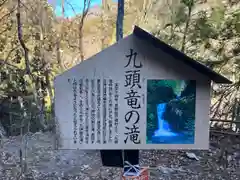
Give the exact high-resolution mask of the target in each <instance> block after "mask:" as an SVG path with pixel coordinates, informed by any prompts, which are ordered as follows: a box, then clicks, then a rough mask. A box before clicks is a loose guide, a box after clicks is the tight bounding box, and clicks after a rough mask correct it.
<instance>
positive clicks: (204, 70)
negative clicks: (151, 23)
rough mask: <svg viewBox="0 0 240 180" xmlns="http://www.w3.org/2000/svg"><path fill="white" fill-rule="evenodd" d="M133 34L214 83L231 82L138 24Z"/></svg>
mask: <svg viewBox="0 0 240 180" xmlns="http://www.w3.org/2000/svg"><path fill="white" fill-rule="evenodd" d="M133 34H134V35H135V36H137V37H138V38H140V39H143V40H144V41H146V42H148V43H150V44H152V45H153V46H155V47H156V48H159V49H161V50H162V51H163V52H165V53H167V54H169V55H171V56H172V57H174V58H175V59H177V60H179V61H181V62H183V63H185V64H186V65H188V66H190V67H192V68H194V69H195V70H197V71H198V72H200V73H201V74H204V75H206V76H207V77H209V78H210V79H211V80H212V81H214V82H215V83H222V84H231V83H232V82H231V81H230V80H228V79H227V78H225V77H224V76H222V75H220V74H218V73H216V72H215V71H213V70H211V69H210V68H208V67H207V66H205V65H203V64H201V63H200V62H197V61H195V60H194V59H192V58H190V57H189V56H187V55H186V54H184V53H182V52H181V51H178V50H177V49H175V48H173V47H171V46H170V45H168V44H166V43H164V42H163V41H161V40H160V39H158V38H156V37H154V36H153V35H151V34H149V33H148V32H146V31H144V30H143V29H141V28H140V27H138V26H135V28H134V30H133Z"/></svg>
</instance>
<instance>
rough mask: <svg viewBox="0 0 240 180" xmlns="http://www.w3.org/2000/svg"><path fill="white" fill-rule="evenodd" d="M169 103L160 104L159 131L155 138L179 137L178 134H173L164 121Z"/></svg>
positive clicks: (158, 110)
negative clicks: (164, 114)
mask: <svg viewBox="0 0 240 180" xmlns="http://www.w3.org/2000/svg"><path fill="white" fill-rule="evenodd" d="M166 106H167V103H162V104H158V106H157V115H158V116H157V117H158V130H156V131H155V132H154V136H177V135H178V134H177V133H174V132H171V129H170V127H169V124H168V122H167V121H165V120H164V119H163V113H164V112H165V110H166Z"/></svg>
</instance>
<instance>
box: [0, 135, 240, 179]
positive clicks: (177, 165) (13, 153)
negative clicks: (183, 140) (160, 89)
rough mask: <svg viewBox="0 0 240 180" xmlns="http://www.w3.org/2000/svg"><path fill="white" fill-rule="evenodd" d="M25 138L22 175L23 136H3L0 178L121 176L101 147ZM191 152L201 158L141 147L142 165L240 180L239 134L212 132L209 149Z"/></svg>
mask: <svg viewBox="0 0 240 180" xmlns="http://www.w3.org/2000/svg"><path fill="white" fill-rule="evenodd" d="M25 138H27V139H28V141H27V142H28V144H27V151H26V157H27V158H26V162H27V163H26V167H25V170H24V172H25V173H24V175H22V176H21V177H20V174H23V173H21V169H24V168H21V166H20V164H21V163H20V158H19V149H20V147H21V145H22V143H21V142H22V139H21V137H19V136H18V137H11V138H8V139H2V140H1V145H0V180H18V179H25V180H78V179H79V180H103V179H104V180H120V174H121V169H116V168H106V167H102V164H101V160H100V154H99V151H81V150H64V151H63V150H53V135H52V134H51V133H35V134H29V135H27V136H26V137H25ZM188 152H190V151H188ZM191 152H193V153H194V154H195V155H196V156H197V157H198V158H199V160H194V159H191V158H189V157H188V156H187V155H186V152H185V151H166V150H165V151H163V150H151V151H141V152H140V159H141V165H142V166H150V167H151V169H150V180H155V179H156V180H157V179H159V180H160V179H163V180H168V179H174V180H177V179H182V180H183V179H184V180H190V179H191V180H213V179H214V180H220V179H223V180H240V138H239V137H238V138H236V137H235V138H233V137H231V138H230V136H211V143H210V149H209V150H208V151H191ZM24 156H25V152H23V157H24Z"/></svg>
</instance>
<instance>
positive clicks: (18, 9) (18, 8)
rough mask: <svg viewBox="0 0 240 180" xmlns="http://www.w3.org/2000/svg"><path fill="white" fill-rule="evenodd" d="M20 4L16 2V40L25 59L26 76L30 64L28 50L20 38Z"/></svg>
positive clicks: (29, 71)
mask: <svg viewBox="0 0 240 180" xmlns="http://www.w3.org/2000/svg"><path fill="white" fill-rule="evenodd" d="M20 4H21V1H20V0H18V5H17V14H16V17H17V30H18V40H19V43H20V45H21V46H22V48H23V50H24V58H25V66H26V73H27V74H29V75H30V74H31V70H30V63H29V56H28V48H27V47H26V45H25V43H24V41H23V37H22V24H21V14H20Z"/></svg>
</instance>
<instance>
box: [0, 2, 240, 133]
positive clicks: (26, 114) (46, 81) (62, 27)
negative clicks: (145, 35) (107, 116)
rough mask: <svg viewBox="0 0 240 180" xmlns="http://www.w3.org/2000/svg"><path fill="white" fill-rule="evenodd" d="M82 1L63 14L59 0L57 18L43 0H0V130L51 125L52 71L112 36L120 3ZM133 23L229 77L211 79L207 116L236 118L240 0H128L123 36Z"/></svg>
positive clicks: (18, 130) (111, 39) (63, 67)
mask: <svg viewBox="0 0 240 180" xmlns="http://www.w3.org/2000/svg"><path fill="white" fill-rule="evenodd" d="M84 2H85V6H84V9H83V13H81V14H80V15H79V14H76V17H74V18H65V16H64V13H65V12H64V5H63V6H62V17H56V15H55V14H54V8H53V7H51V6H50V5H49V4H48V2H47V0H31V1H26V0H16V1H12V0H0V78H1V80H0V134H2V135H3V134H4V133H5V134H6V135H18V134H23V133H24V132H28V131H32V132H36V131H38V130H44V131H46V130H51V129H52V128H53V124H54V113H53V107H54V103H53V99H54V91H53V79H54V76H56V75H57V74H59V73H61V72H63V71H65V70H67V69H69V68H71V67H73V66H74V65H76V64H78V63H80V62H81V61H83V60H85V59H87V58H88V57H90V56H92V55H94V54H96V53H98V52H100V51H101V50H103V49H104V48H106V47H108V46H110V45H111V44H113V43H115V41H116V17H117V4H116V3H114V2H112V1H111V0H102V6H95V7H91V8H90V3H91V0H84ZM67 3H68V4H70V5H71V1H68V2H67ZM72 10H73V11H74V8H73V9H72ZM134 25H139V26H140V27H142V28H144V29H146V30H148V31H150V32H151V33H153V34H154V35H155V36H156V37H158V38H160V39H162V40H163V41H165V42H166V43H168V44H170V45H172V46H174V47H175V48H177V49H179V50H181V51H182V52H185V53H186V54H187V55H189V56H190V57H193V58H195V59H196V60H197V61H200V62H202V63H204V64H206V65H207V66H209V67H210V68H212V69H214V70H215V71H217V72H218V73H221V74H223V75H225V76H226V77H228V78H229V79H231V80H232V81H233V84H231V85H216V84H213V86H212V87H213V88H212V97H213V98H212V106H211V117H212V118H218V119H220V118H221V119H230V118H232V117H236V116H235V115H236V114H237V113H239V111H240V110H239V108H236V107H237V106H236V104H237V102H239V101H238V99H239V98H240V92H239V87H240V1H239V0H224V1H223V0H222V1H221V0H194V1H193V0H125V15H124V28H123V29H124V36H126V35H128V34H129V33H131V32H132V28H133V26H134ZM238 107H239V106H238ZM177 110H178V109H176V111H177ZM234 114H235V115H234ZM238 118H239V116H238ZM234 120H237V118H235V119H234Z"/></svg>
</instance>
